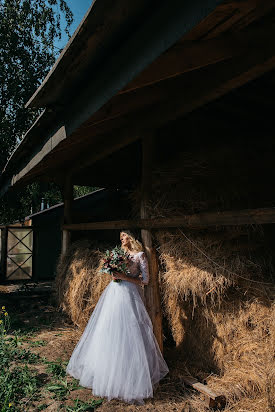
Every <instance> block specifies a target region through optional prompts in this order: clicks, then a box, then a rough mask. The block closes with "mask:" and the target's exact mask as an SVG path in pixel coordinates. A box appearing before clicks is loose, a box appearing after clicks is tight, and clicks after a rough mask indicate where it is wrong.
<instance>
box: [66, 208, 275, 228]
mask: <svg viewBox="0 0 275 412" xmlns="http://www.w3.org/2000/svg"><path fill="white" fill-rule="evenodd" d="M273 223H275V208H274V207H273V208H272V207H271V208H259V209H243V210H236V211H231V210H230V211H224V212H205V213H197V214H194V215H185V216H179V217H171V218H159V219H147V218H143V219H138V220H116V221H107V222H91V223H74V224H65V225H63V228H64V229H68V230H112V229H122V228H124V229H133V228H139V229H157V228H159V229H160V228H172V227H187V228H190V229H203V228H207V227H211V226H234V225H263V224H273Z"/></svg>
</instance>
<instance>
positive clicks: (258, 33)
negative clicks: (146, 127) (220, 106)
mask: <svg viewBox="0 0 275 412" xmlns="http://www.w3.org/2000/svg"><path fill="white" fill-rule="evenodd" d="M274 37H275V27H274V25H273V24H269V25H268V24H266V25H265V26H264V27H260V28H257V29H253V30H252V29H250V28H248V29H246V30H244V31H243V32H242V33H241V34H240V33H237V34H236V33H230V34H226V35H224V36H223V37H222V38H218V39H216V38H215V39H211V40H206V41H200V42H191V41H189V42H185V43H182V44H176V45H175V46H174V47H172V48H171V49H169V50H168V51H167V52H165V53H163V54H162V55H161V56H160V57H159V58H157V59H156V60H155V61H154V62H153V63H151V65H150V66H148V68H146V69H145V70H144V71H143V72H142V73H141V74H140V75H138V76H137V77H136V79H134V80H133V81H132V82H130V83H129V84H128V85H127V86H126V87H125V88H124V89H122V90H121V91H120V92H119V93H118V94H117V95H116V96H114V97H113V98H112V99H111V100H110V101H109V102H108V103H106V104H105V105H104V106H103V107H102V108H101V109H100V110H98V111H97V112H96V113H95V114H94V115H93V116H92V118H91V121H90V122H88V123H87V125H89V126H91V125H95V124H97V123H98V122H102V121H106V120H107V119H109V120H113V119H114V118H116V117H119V116H123V115H125V114H126V113H129V111H133V110H138V109H140V108H141V107H142V106H144V105H151V104H155V103H157V102H159V101H160V100H162V99H165V96H166V97H168V96H167V92H169V89H172V91H173V92H174V94H175V92H177V91H178V92H179V90H181V89H182V87H187V90H188V88H190V87H191V88H192V90H193V89H194V91H195V92H196V91H197V87H196V81H194V84H190V80H192V78H188V77H187V82H186V84H185V83H183V84H181V79H184V78H185V77H184V76H182V75H183V74H185V73H190V72H194V71H195V72H196V71H197V70H198V69H202V68H204V67H209V66H213V67H212V69H213V71H215V70H217V72H218V73H217V74H218V75H219V71H220V67H219V65H218V66H217V63H220V62H226V61H228V62H227V63H228V73H227V78H228V76H230V75H231V66H234V71H233V72H232V75H234V72H235V71H236V69H238V67H240V66H241V63H242V61H243V62H246V60H247V58H249V56H250V57H253V62H255V64H256V62H257V61H259V59H260V55H261V53H260V52H259V49H261V48H266V47H267V44H268V42H269V39H270V38H274ZM252 45H253V50H252ZM267 48H268V47H267ZM271 49H272V53H273V52H274V46H271ZM273 55H274V54H273ZM232 59H233V61H231V60H232ZM250 60H251V59H250ZM248 63H249V60H248ZM198 75H199V77H200V78H203V72H199V73H198ZM212 75H213V76H215V73H213V72H212ZM172 78H179V82H180V83H179V84H176V82H175V83H174V84H173V83H171V82H167V80H168V79H172ZM194 80H195V79H194ZM209 86H210V87H211V82H210V83H209ZM209 86H208V89H209ZM184 100H186V99H184Z"/></svg>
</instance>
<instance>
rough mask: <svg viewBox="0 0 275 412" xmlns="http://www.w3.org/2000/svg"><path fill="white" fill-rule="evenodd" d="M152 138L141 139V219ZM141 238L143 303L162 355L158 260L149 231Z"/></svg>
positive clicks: (144, 211) (149, 174)
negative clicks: (146, 265)
mask: <svg viewBox="0 0 275 412" xmlns="http://www.w3.org/2000/svg"><path fill="white" fill-rule="evenodd" d="M153 139H154V138H153V136H152V135H149V134H146V135H145V136H144V137H143V139H142V153H143V155H142V181H141V208H140V215H141V218H142V219H146V218H149V217H150V212H149V208H148V206H149V201H150V193H151V190H152V161H153V150H154V144H153ZM141 238H142V242H143V246H144V248H145V251H146V255H147V259H148V263H149V275H150V281H149V284H148V285H147V286H145V288H144V295H145V302H146V307H147V311H148V313H149V316H150V318H151V321H152V324H153V330H154V334H155V336H156V339H157V341H158V344H159V347H160V350H161V352H162V353H163V337H162V316H161V305H160V291H159V283H158V271H159V269H158V260H157V254H156V251H155V249H154V248H153V245H152V234H151V230H147V229H142V230H141Z"/></svg>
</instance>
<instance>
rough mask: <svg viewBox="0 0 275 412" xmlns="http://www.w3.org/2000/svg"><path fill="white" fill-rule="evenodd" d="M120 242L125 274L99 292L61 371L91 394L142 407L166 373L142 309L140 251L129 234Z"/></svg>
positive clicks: (144, 273)
mask: <svg viewBox="0 0 275 412" xmlns="http://www.w3.org/2000/svg"><path fill="white" fill-rule="evenodd" d="M120 240H121V247H122V248H123V249H124V250H125V251H127V253H128V255H129V264H128V268H129V272H130V273H129V274H128V275H126V274H124V273H120V272H115V274H114V275H113V276H112V277H113V280H115V279H121V281H120V282H114V281H111V282H110V283H109V284H108V286H107V287H106V288H105V289H104V291H103V293H102V294H101V296H100V298H99V300H98V302H97V304H96V307H95V309H94V311H93V313H92V315H91V317H90V319H89V321H88V323H87V326H86V328H85V330H84V332H83V334H82V336H81V338H80V340H79V342H78V343H77V345H76V347H75V349H74V351H73V353H72V355H71V358H70V360H69V363H68V365H67V368H66V372H67V373H68V374H70V375H71V376H73V377H75V378H76V379H79V384H80V385H81V386H83V387H86V388H91V389H92V392H93V394H94V395H95V396H100V397H106V398H107V399H108V400H111V399H113V398H117V399H121V400H123V401H126V402H129V403H137V404H144V401H143V399H145V398H150V397H153V391H154V389H155V388H156V387H157V385H158V382H159V381H160V380H161V379H162V378H163V377H164V376H165V375H166V374H167V373H168V372H169V369H168V366H167V364H166V362H165V360H164V358H163V356H162V354H161V351H160V349H159V346H158V343H157V340H156V338H155V335H154V333H153V327H152V322H151V320H150V317H149V315H148V312H147V310H146V308H145V305H144V297H143V289H142V286H143V285H147V284H148V282H149V271H148V263H147V259H146V256H145V253H144V252H143V251H142V246H141V244H140V243H139V242H138V241H136V240H135V239H134V237H133V236H132V235H131V233H130V232H128V231H123V232H121V233H120ZM140 275H141V276H140ZM103 276H104V275H103Z"/></svg>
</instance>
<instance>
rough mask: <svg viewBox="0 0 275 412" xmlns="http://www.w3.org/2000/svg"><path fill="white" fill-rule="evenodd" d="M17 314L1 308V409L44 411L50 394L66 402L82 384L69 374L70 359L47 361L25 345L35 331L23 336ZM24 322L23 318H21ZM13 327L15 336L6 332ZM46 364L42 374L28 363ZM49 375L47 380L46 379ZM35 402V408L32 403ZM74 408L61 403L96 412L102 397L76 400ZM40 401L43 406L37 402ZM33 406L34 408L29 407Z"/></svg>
mask: <svg viewBox="0 0 275 412" xmlns="http://www.w3.org/2000/svg"><path fill="white" fill-rule="evenodd" d="M15 313H16V312H14V313H12V316H11V317H10V314H9V313H8V312H7V310H6V307H5V306H2V307H0V412H8V411H9V412H11V411H12V412H17V411H18V412H19V411H20V412H22V411H27V410H37V411H42V410H44V409H47V408H48V406H49V405H48V403H45V402H44V400H45V395H46V396H47V398H48V394H50V397H51V398H52V399H54V400H55V401H65V400H66V399H67V398H68V395H69V394H70V393H71V392H72V391H75V390H77V389H83V388H82V387H81V386H79V383H78V380H77V379H74V378H71V377H70V378H68V376H66V369H65V368H66V365H67V363H68V362H67V361H62V360H61V359H60V358H58V359H57V360H56V361H48V360H47V359H46V358H44V357H40V356H39V355H37V354H34V353H32V352H31V351H29V350H28V349H25V348H22V345H23V344H26V342H27V341H28V340H29V338H30V337H33V335H34V334H33V332H29V333H28V334H24V335H22V330H21V329H14V325H15V324H16V325H18V326H19V325H20V323H19V319H18V318H17V319H16V321H13V318H14V317H15ZM21 322H22V321H21ZM11 330H12V336H11V335H9V336H8V335H7V334H8V333H10V332H11ZM29 343H30V346H32V344H35V345H41V344H42V345H44V344H45V341H38V340H37V341H34V342H29ZM33 363H35V364H37V365H39V366H40V368H39V369H40V370H41V365H43V366H44V365H45V366H46V372H47V373H46V374H43V373H42V374H39V373H38V371H37V370H35V369H31V367H30V365H29V364H33ZM45 376H46V379H45ZM32 401H35V409H33V405H31V402H32ZM74 402H75V405H74V406H72V407H69V406H66V405H60V407H61V406H62V407H63V408H64V409H62V410H67V411H94V409H95V408H96V407H97V406H99V405H100V404H101V403H102V402H103V399H100V400H91V401H90V402H88V403H86V402H82V401H80V400H78V399H76V400H74ZM38 403H40V405H38ZM29 408H31V409H29Z"/></svg>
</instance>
